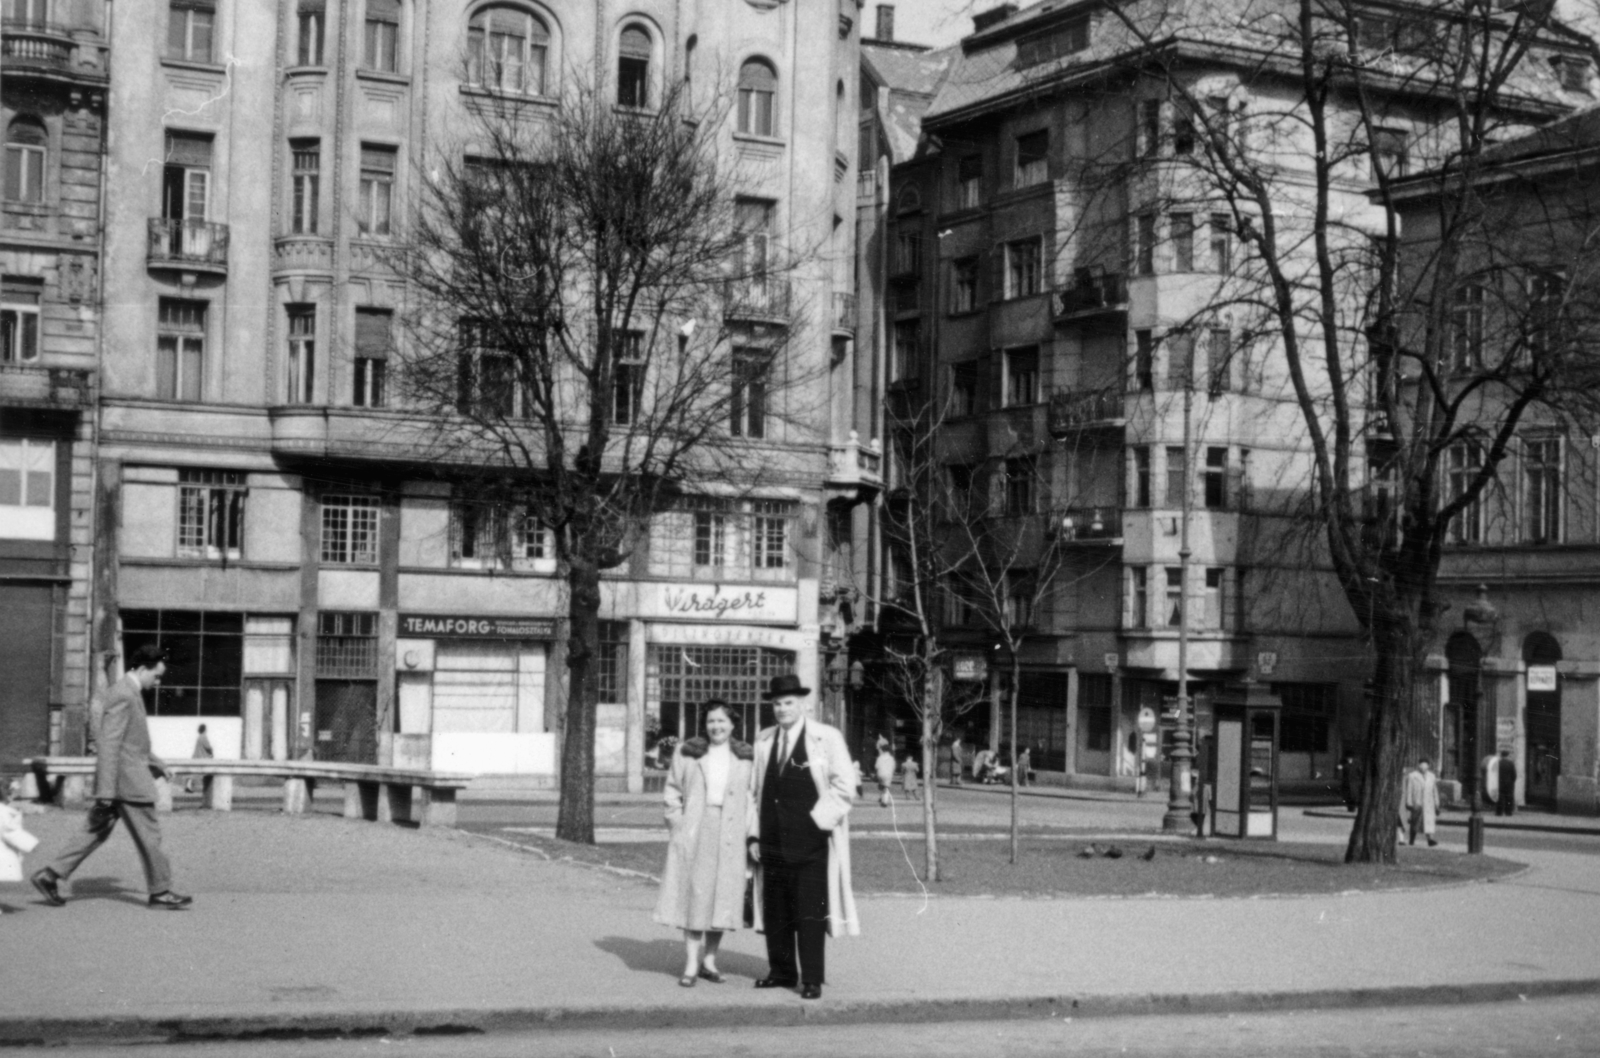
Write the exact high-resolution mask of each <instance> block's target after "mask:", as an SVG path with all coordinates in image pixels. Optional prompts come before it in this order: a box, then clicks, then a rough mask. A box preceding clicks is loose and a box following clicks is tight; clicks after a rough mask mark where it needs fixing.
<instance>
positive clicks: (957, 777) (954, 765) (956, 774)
mask: <svg viewBox="0 0 1600 1058" xmlns="http://www.w3.org/2000/svg"><path fill="white" fill-rule="evenodd" d="M961 764H962V761H961V736H960V735H957V736H956V737H955V738H952V739H951V740H950V785H951V786H960V785H961Z"/></svg>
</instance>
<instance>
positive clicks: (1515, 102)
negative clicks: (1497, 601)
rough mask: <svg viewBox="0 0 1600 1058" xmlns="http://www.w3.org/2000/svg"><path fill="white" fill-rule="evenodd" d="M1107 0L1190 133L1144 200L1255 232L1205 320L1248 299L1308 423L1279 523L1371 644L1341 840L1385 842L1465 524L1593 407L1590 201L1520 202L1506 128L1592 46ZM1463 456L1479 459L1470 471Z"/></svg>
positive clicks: (1381, 845) (1466, 29)
mask: <svg viewBox="0 0 1600 1058" xmlns="http://www.w3.org/2000/svg"><path fill="white" fill-rule="evenodd" d="M1109 10H1111V11H1112V12H1114V13H1115V15H1116V18H1117V22H1116V23H1115V25H1116V26H1117V27H1118V30H1119V32H1121V33H1123V34H1125V38H1126V46H1127V56H1128V57H1129V60H1130V61H1129V63H1128V66H1129V68H1130V69H1133V68H1134V64H1135V63H1136V64H1137V69H1138V71H1139V76H1141V77H1148V78H1153V79H1154V80H1155V81H1157V82H1158V85H1159V91H1158V93H1152V96H1151V98H1159V99H1160V100H1161V101H1162V103H1163V105H1164V106H1166V107H1167V108H1168V112H1169V114H1170V115H1171V116H1172V117H1171V120H1172V121H1173V123H1174V124H1175V125H1177V126H1178V127H1181V129H1182V130H1184V131H1183V134H1184V135H1185V136H1186V137H1187V140H1186V144H1185V148H1186V149H1185V150H1184V151H1183V152H1181V156H1176V157H1173V155H1179V154H1180V152H1176V151H1169V152H1168V155H1169V158H1168V160H1167V164H1168V167H1169V170H1170V173H1171V174H1172V175H1171V176H1170V178H1169V179H1168V180H1167V181H1166V182H1165V183H1164V184H1163V185H1162V186H1161V187H1160V188H1159V189H1154V188H1152V190H1151V193H1150V194H1149V196H1148V198H1147V201H1146V204H1145V206H1144V207H1143V208H1145V209H1147V210H1148V211H1149V215H1151V216H1160V215H1161V214H1162V213H1163V212H1164V211H1166V210H1169V209H1192V208H1197V209H1203V210H1207V211H1212V210H1214V211H1217V212H1219V213H1223V214H1225V216H1226V217H1227V222H1228V226H1229V227H1230V228H1231V229H1232V232H1233V233H1234V235H1235V236H1236V239H1237V243H1238V245H1239V248H1240V251H1241V252H1240V253H1239V254H1238V255H1237V260H1236V261H1234V262H1233V266H1232V268H1231V269H1230V271H1229V273H1228V274H1227V275H1226V276H1224V277H1221V278H1220V279H1219V280H1218V282H1217V283H1216V285H1215V289H1214V290H1213V291H1212V292H1211V294H1210V295H1209V296H1208V297H1207V298H1206V299H1205V304H1204V305H1203V307H1202V308H1201V309H1200V310H1199V312H1197V313H1196V316H1197V317H1198V316H1199V315H1200V314H1202V313H1203V314H1216V313H1218V312H1227V313H1230V314H1231V315H1232V317H1233V319H1234V321H1235V324H1236V326H1237V327H1238V328H1239V329H1240V330H1241V331H1244V332H1246V333H1249V334H1251V335H1253V336H1254V339H1255V340H1254V341H1253V342H1250V343H1244V344H1246V345H1248V346H1249V347H1250V348H1252V349H1253V355H1254V356H1256V357H1258V360H1257V361H1256V363H1255V364H1254V365H1253V368H1252V369H1253V370H1254V371H1256V372H1257V382H1258V387H1259V388H1258V390H1257V399H1258V400H1259V402H1260V408H1261V411H1260V412H1259V414H1260V415H1261V417H1262V419H1263V421H1270V422H1274V423H1276V424H1277V428H1279V429H1284V428H1289V427H1292V432H1293V435H1294V436H1293V446H1294V447H1295V448H1296V449H1297V450H1298V452H1299V453H1300V455H1299V456H1297V457H1296V458H1294V459H1292V460H1289V461H1288V464H1286V466H1287V469H1286V470H1285V473H1284V476H1283V478H1282V481H1281V485H1282V488H1281V489H1280V492H1279V496H1278V498H1277V500H1276V501H1275V502H1276V505H1277V510H1276V512H1275V513H1276V514H1277V515H1279V516H1280V517H1281V518H1282V519H1284V522H1285V525H1284V527H1283V528H1280V529H1276V530H1272V532H1273V533H1276V534H1280V541H1279V542H1281V538H1287V537H1288V536H1290V535H1292V534H1293V528H1292V526H1293V525H1299V526H1301V527H1304V528H1306V529H1307V530H1309V532H1308V533H1307V535H1306V539H1312V538H1313V534H1314V539H1315V542H1316V549H1315V552H1314V553H1313V554H1310V555H1308V556H1307V558H1306V562H1307V564H1309V565H1312V566H1317V567H1321V568H1325V569H1327V570H1328V571H1329V572H1330V574H1331V576H1332V577H1333V578H1334V579H1335V580H1336V582H1337V584H1338V585H1339V588H1340V589H1341V591H1342V594H1343V597H1344V599H1345V601H1346V602H1347V603H1348V606H1349V610H1350V614H1351V619H1352V620H1353V621H1354V622H1357V623H1359V625H1360V627H1361V628H1362V629H1363V630H1364V631H1365V633H1366V635H1367V637H1368V640H1369V642H1370V643H1371V646H1372V650H1373V655H1374V667H1373V678H1372V681H1371V708H1370V713H1369V717H1368V731H1367V736H1366V750H1367V752H1366V760H1365V765H1364V767H1365V783H1364V793H1363V799H1362V803H1361V806H1360V808H1359V811H1358V814H1357V817H1356V821H1355V826H1354V828H1353V830H1352V834H1351V837H1350V842H1349V847H1348V849H1347V853H1346V858H1347V860H1349V861H1352V862H1374V861H1378V862H1387V861H1392V860H1393V858H1394V845H1395V826H1394V819H1395V805H1396V804H1397V803H1398V799H1399V789H1400V782H1401V776H1402V771H1403V766H1404V761H1405V758H1406V756H1407V755H1408V748H1409V745H1410V739H1411V735H1412V728H1413V724H1414V716H1415V714H1416V712H1417V709H1418V705H1417V703H1418V695H1419V688H1420V687H1421V685H1422V683H1423V681H1422V678H1421V677H1422V670H1423V663H1424V657H1425V654H1426V653H1427V651H1428V650H1429V649H1430V645H1431V644H1432V643H1433V642H1434V641H1435V639H1436V637H1437V635H1438V633H1439V630H1440V624H1439V615H1440V613H1441V610H1442V609H1443V608H1444V605H1445V604H1443V603H1442V602H1441V601H1440V598H1439V591H1438V585H1437V578H1438V571H1439V565H1440V560H1441V553H1442V548H1443V547H1444V546H1445V545H1446V544H1447V543H1448V542H1450V533H1451V531H1452V529H1451V527H1452V526H1453V525H1459V524H1460V523H1461V519H1462V517H1463V515H1464V513H1466V512H1469V511H1471V510H1473V509H1474V508H1475V507H1476V506H1477V505H1478V504H1479V503H1480V502H1481V500H1482V498H1483V497H1484V495H1485V492H1486V490H1489V489H1491V487H1492V486H1493V484H1494V482H1495V481H1496V479H1497V476H1498V475H1500V473H1501V472H1502V468H1503V464H1504V463H1505V461H1506V460H1507V458H1508V457H1509V456H1510V455H1511V454H1512V453H1513V452H1514V451H1515V450H1516V446H1517V437H1518V434H1519V430H1520V429H1521V428H1522V427H1523V426H1524V425H1526V424H1527V423H1529V422H1530V416H1531V415H1532V414H1534V412H1535V410H1540V414H1542V415H1548V416H1550V417H1552V421H1556V422H1560V423H1563V424H1566V426H1567V427H1569V428H1570V427H1577V426H1580V424H1585V423H1588V422H1589V421H1591V420H1592V413H1593V411H1594V409H1593V407H1592V403H1591V400H1590V395H1591V394H1592V393H1593V381H1594V378H1593V375H1594V363H1593V361H1592V359H1591V357H1590V356H1589V355H1587V354H1586V352H1585V350H1584V349H1583V347H1582V345H1581V344H1580V343H1575V342H1573V341H1571V340H1566V341H1552V340H1549V339H1548V336H1549V335H1550V334H1553V333H1557V332H1556V331H1552V329H1551V328H1552V326H1554V322H1555V321H1558V320H1562V319H1567V318H1569V317H1571V316H1575V315H1581V313H1579V312H1577V309H1578V308H1579V307H1580V306H1586V305H1587V304H1588V303H1589V302H1590V301H1591V300H1592V296H1591V294H1590V293H1589V292H1588V291H1587V290H1584V289H1583V286H1584V285H1586V284H1588V285H1592V284H1593V282H1594V267H1593V264H1592V261H1591V260H1590V257H1591V255H1592V253H1593V250H1594V246H1593V243H1594V239H1593V238H1592V236H1591V233H1592V232H1593V231H1594V220H1595V218H1594V216H1593V214H1592V212H1584V211H1580V213H1581V216H1576V217H1575V216H1573V215H1571V211H1570V210H1567V209H1565V208H1563V209H1561V210H1553V209H1551V208H1549V204H1548V203H1546V204H1544V205H1542V206H1541V205H1540V204H1539V202H1538V200H1537V196H1535V197H1534V198H1532V199H1530V198H1527V197H1522V198H1512V197H1508V196H1507V195H1506V193H1505V188H1506V187H1507V186H1508V181H1507V180H1506V179H1504V176H1505V172H1506V168H1505V166H1504V165H1502V164H1501V163H1499V162H1497V161H1496V148H1495V144H1496V143H1497V142H1499V141H1501V140H1504V139H1506V138H1508V137H1512V136H1515V135H1516V134H1518V133H1521V132H1524V131H1526V130H1527V129H1528V128H1530V127H1532V126H1534V125H1537V124H1539V123H1541V122H1545V121H1548V120H1550V119H1552V118H1555V117H1557V116H1558V115H1560V114H1561V113H1562V112H1564V111H1565V110H1566V109H1568V107H1569V106H1570V105H1571V103H1572V102H1573V101H1575V100H1577V99H1579V98H1582V97H1581V96H1577V95H1574V94H1573V91H1572V90H1573V89H1575V88H1580V87H1582V86H1581V85H1579V84H1578V83H1577V82H1578V81H1580V80H1583V78H1582V77H1581V76H1577V77H1575V76H1574V74H1575V73H1576V72H1577V71H1578V70H1579V68H1580V67H1581V68H1582V69H1583V70H1587V69H1588V67H1587V64H1586V62H1585V60H1586V58H1587V54H1588V46H1587V45H1586V43H1585V42H1581V41H1579V40H1578V39H1577V38H1575V37H1573V36H1572V35H1570V34H1567V33H1566V32H1565V31H1564V30H1562V28H1561V27H1559V26H1558V25H1556V24H1555V22H1554V21H1553V20H1552V18H1551V15H1550V10H1551V9H1550V5H1548V4H1493V3H1468V4H1461V3H1457V2H1436V0H1427V2H1422V3H1414V4H1412V3H1408V4H1404V5H1401V6H1399V7H1393V8H1389V7H1385V8H1376V7H1367V6H1364V5H1361V4H1359V3H1355V2H1353V0H1278V2H1273V3H1260V4H1248V5H1221V6H1220V7H1218V8H1188V7H1183V6H1181V5H1175V4H1166V3H1160V2H1158V3H1153V4H1140V5H1128V6H1127V7H1126V8H1123V7H1117V6H1112V7H1111V8H1109ZM1416 169H1426V170H1427V171H1426V172H1423V173H1420V174H1418V175H1408V170H1416ZM1152 181H1153V178H1152ZM1509 183H1510V184H1516V183H1517V181H1515V180H1512V181H1510V182H1509ZM1177 203H1184V205H1178V204H1177ZM1402 221H1403V222H1404V223H1402ZM1574 224H1576V225H1577V227H1578V229H1579V232H1578V233H1577V234H1574V232H1573V230H1572V228H1573V225H1574ZM1513 229H1515V230H1516V231H1517V232H1518V234H1517V235H1516V236H1515V237H1508V236H1509V233H1510V232H1511V231H1512V230H1513ZM1417 232H1424V233H1425V235H1424V237H1423V238H1421V239H1416V238H1415V233H1417ZM1541 232H1542V235H1541V234H1540V233H1541ZM1557 236H1559V238H1557ZM1553 247H1559V249H1558V250H1557V252H1556V255H1555V256H1556V260H1554V261H1552V260H1551V249H1552V248H1553ZM1556 271H1560V272H1561V273H1562V276H1563V278H1562V279H1561V281H1560V283H1556V282H1554V281H1551V280H1550V279H1549V278H1548V277H1550V276H1551V275H1553V274H1554V273H1555V272H1556ZM1541 276H1543V277H1545V278H1544V279H1541V278H1539V277H1541ZM1558 288H1559V293H1557V291H1558ZM1573 322H1574V323H1575V322H1576V321H1573ZM1567 333H1571V332H1570V331H1569V332H1567ZM1278 408H1283V409H1289V410H1291V411H1292V413H1293V418H1292V421H1291V420H1289V419H1285V418H1283V417H1282V416H1281V415H1279V414H1278V412H1277V410H1276V409H1278ZM1452 459H1457V460H1460V459H1465V460H1466V462H1465V463H1461V464H1458V465H1457V467H1456V472H1455V473H1454V474H1453V476H1452V475H1451V474H1450V472H1449V468H1450V465H1451V460H1452ZM1296 468H1298V469H1296ZM1463 468H1466V469H1465V471H1464V470H1463Z"/></svg>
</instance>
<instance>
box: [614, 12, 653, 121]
mask: <svg viewBox="0 0 1600 1058" xmlns="http://www.w3.org/2000/svg"><path fill="white" fill-rule="evenodd" d="M650 52H651V47H650V34H649V33H647V32H646V31H645V29H644V27H643V26H640V25H638V24H634V25H631V26H628V27H626V28H625V29H624V30H623V31H622V39H621V40H619V41H618V42H617V105H618V106H619V107H647V106H649V105H650Z"/></svg>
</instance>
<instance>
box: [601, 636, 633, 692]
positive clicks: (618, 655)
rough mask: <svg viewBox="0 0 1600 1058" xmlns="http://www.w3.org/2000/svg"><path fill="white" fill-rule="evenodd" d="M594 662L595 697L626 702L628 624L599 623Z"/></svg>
mask: <svg viewBox="0 0 1600 1058" xmlns="http://www.w3.org/2000/svg"><path fill="white" fill-rule="evenodd" d="M595 660H596V661H597V662H598V664H597V665H596V666H595V682H596V683H597V684H598V685H599V687H598V689H597V692H596V697H597V698H598V699H599V700H600V701H601V702H607V703H611V704H622V703H626V702H627V700H628V622H626V621H601V622H600V650H599V652H598V654H596V657H595Z"/></svg>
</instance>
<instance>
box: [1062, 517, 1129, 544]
mask: <svg viewBox="0 0 1600 1058" xmlns="http://www.w3.org/2000/svg"><path fill="white" fill-rule="evenodd" d="M1048 535H1049V536H1050V537H1051V538H1052V539H1054V540H1055V541H1056V542H1057V543H1058V544H1063V545H1066V544H1089V545H1097V546H1102V547H1120V546H1122V508H1120V507H1069V508H1067V509H1065V510H1059V511H1053V512H1051V514H1050V529H1049V532H1048Z"/></svg>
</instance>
